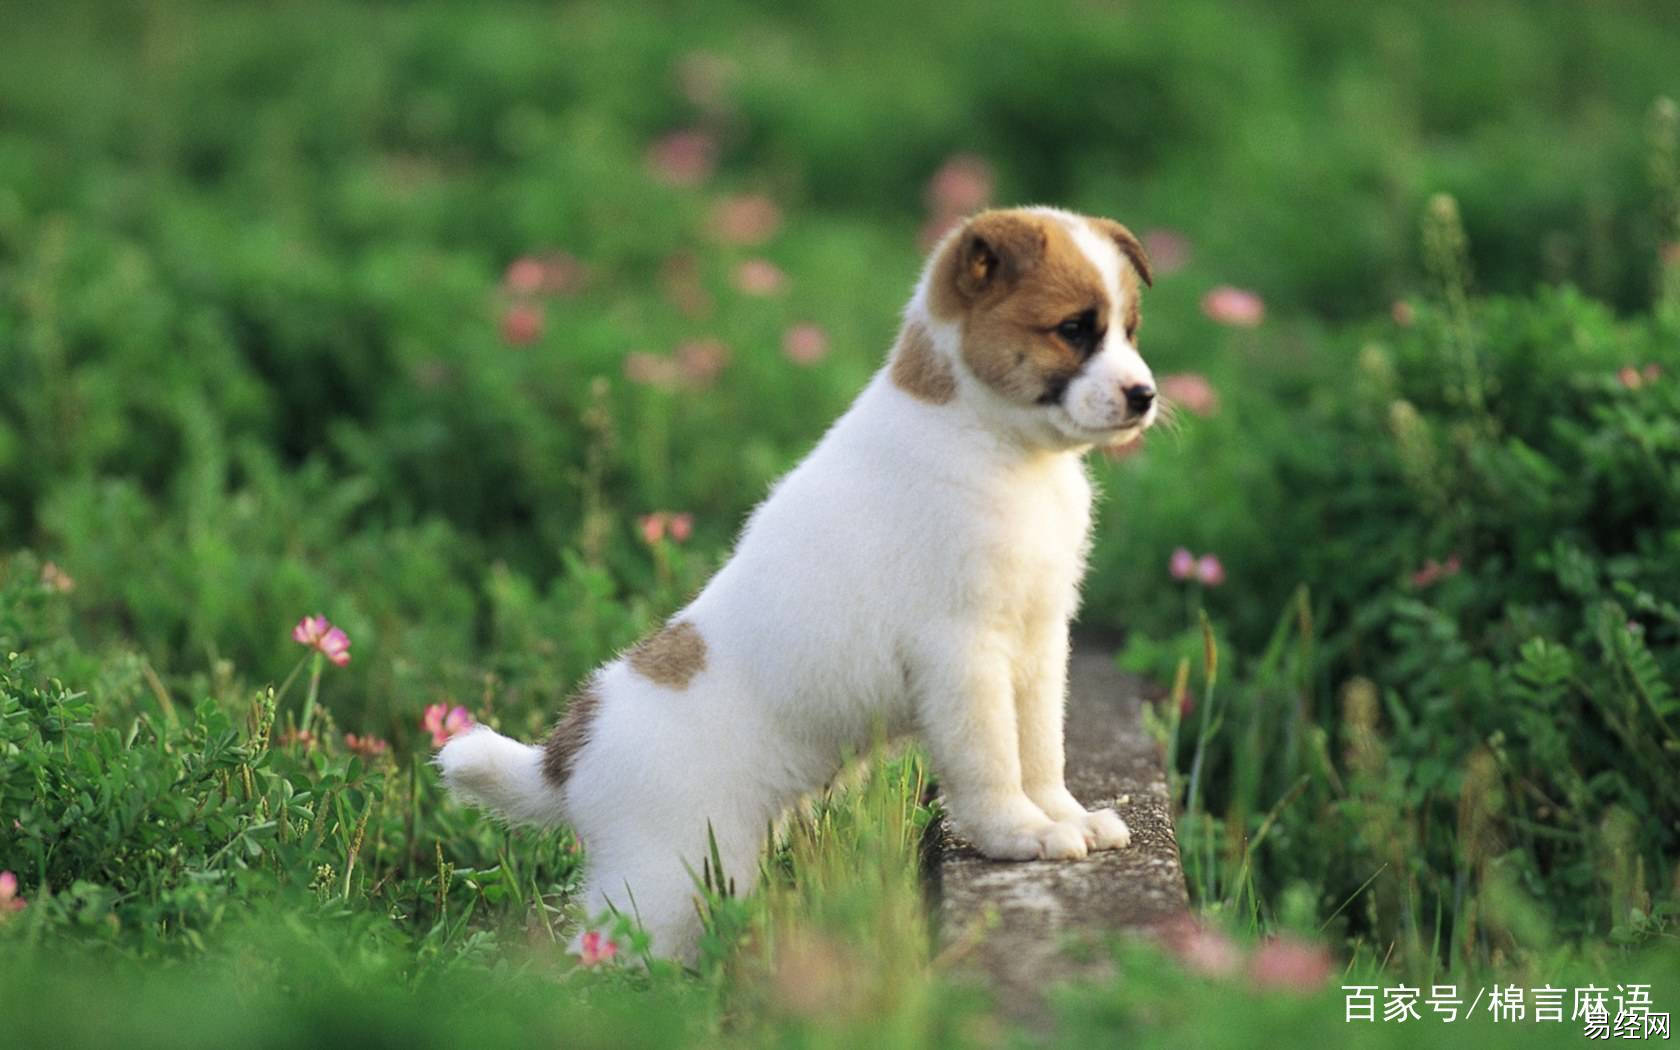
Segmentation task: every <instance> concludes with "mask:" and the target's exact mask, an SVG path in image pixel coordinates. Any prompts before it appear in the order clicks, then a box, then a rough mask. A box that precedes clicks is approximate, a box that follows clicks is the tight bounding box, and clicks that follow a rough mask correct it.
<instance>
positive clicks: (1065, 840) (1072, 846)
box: [974, 821, 1124, 860]
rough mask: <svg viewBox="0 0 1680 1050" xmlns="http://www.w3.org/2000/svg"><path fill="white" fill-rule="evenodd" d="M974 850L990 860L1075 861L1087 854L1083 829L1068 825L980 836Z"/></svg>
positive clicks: (1043, 825) (991, 832) (1013, 829)
mask: <svg viewBox="0 0 1680 1050" xmlns="http://www.w3.org/2000/svg"><path fill="white" fill-rule="evenodd" d="M1122 827H1124V825H1122ZM974 847H975V848H976V849H978V850H979V851H980V852H981V853H983V854H985V855H986V856H988V857H990V858H992V859H993V860H1078V859H1080V858H1081V857H1083V856H1085V854H1086V852H1087V847H1086V836H1085V829H1084V828H1081V827H1080V826H1079V825H1077V824H1074V823H1071V822H1068V821H1063V822H1060V823H1054V822H1046V823H1044V824H1039V825H1033V826H1030V827H1024V828H1011V829H1007V830H996V831H990V832H981V833H979V834H977V835H975V836H974Z"/></svg>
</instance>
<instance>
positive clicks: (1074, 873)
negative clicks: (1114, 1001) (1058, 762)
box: [929, 648, 1189, 1017]
mask: <svg viewBox="0 0 1680 1050" xmlns="http://www.w3.org/2000/svg"><path fill="white" fill-rule="evenodd" d="M1141 693H1142V683H1141V681H1140V680H1138V679H1137V678H1135V677H1132V676H1130V675H1127V674H1125V673H1123V672H1121V671H1120V670H1119V669H1117V668H1116V667H1115V666H1114V661H1113V659H1112V657H1111V655H1110V654H1109V652H1108V651H1107V650H1106V649H1101V648H1093V649H1089V650H1086V649H1076V650H1075V652H1074V656H1073V661H1072V663H1071V665H1070V666H1069V668H1068V712H1067V782H1068V788H1069V789H1070V790H1071V791H1072V792H1073V793H1074V795H1075V796H1076V797H1077V798H1078V799H1079V801H1081V802H1083V803H1084V804H1085V805H1086V806H1087V807H1090V808H1093V809H1094V808H1098V807H1100V806H1113V807H1114V808H1115V809H1116V810H1118V811H1119V813H1120V815H1121V817H1123V818H1124V819H1125V821H1126V824H1127V826H1129V827H1130V828H1131V832H1132V843H1131V845H1130V846H1129V847H1127V848H1126V849H1123V850H1115V851H1109V852H1105V853H1096V854H1092V855H1091V856H1090V857H1088V858H1086V859H1085V860H1082V861H1072V862H1066V861H1064V862H1053V861H1033V862H1028V863H1008V862H1001V861H991V860H987V859H985V858H984V857H981V856H980V855H979V854H978V853H976V852H975V851H974V850H973V848H972V847H970V846H969V845H968V844H967V843H965V842H963V841H962V840H960V839H959V838H957V837H956V836H955V835H954V834H953V833H952V832H951V829H950V828H948V827H941V828H940V829H938V832H937V834H938V836H939V838H938V840H937V843H936V846H937V851H938V853H937V862H936V863H935V864H933V865H930V872H929V874H930V875H931V876H933V878H932V881H933V886H932V889H933V893H934V895H935V903H936V908H935V915H936V916H937V921H938V924H939V936H940V940H941V943H942V945H943V947H944V951H945V952H946V953H947V956H948V957H949V958H954V959H955V960H957V965H958V968H959V969H963V970H968V971H970V972H973V973H975V974H976V975H978V976H980V977H981V978H982V979H984V980H985V981H986V982H987V984H989V985H990V987H991V989H992V991H993V992H994V993H995V995H996V997H997V1000H998V1003H999V1005H1000V1006H1001V1007H1002V1008H1003V1009H1004V1010H1005V1012H1007V1013H1009V1014H1012V1015H1014V1016H1017V1017H1031V1016H1034V1015H1037V1014H1039V1013H1041V1012H1042V1010H1043V1007H1044V993H1045V991H1046V990H1047V989H1048V988H1049V986H1050V985H1052V984H1054V983H1055V982H1056V981H1059V980H1066V979H1070V978H1076V977H1098V976H1101V975H1102V974H1103V973H1104V971H1105V969H1106V967H1107V966H1108V963H1107V960H1106V957H1105V955H1106V953H1103V952H1100V951H1090V950H1083V948H1082V946H1083V945H1091V944H1094V943H1095V942H1098V941H1100V940H1101V939H1102V938H1103V937H1104V936H1105V935H1107V934H1110V933H1114V932H1117V931H1128V930H1132V931H1142V930H1149V929H1153V928H1155V927H1158V926H1161V925H1163V924H1167V923H1170V922H1172V921H1173V920H1176V919H1179V918H1181V917H1183V916H1184V915H1185V914H1186V913H1187V911H1188V908H1189V900H1188V897H1187V895H1186V893H1185V888H1184V869H1183V867H1182V866H1181V865H1180V862H1179V856H1178V839H1177V837H1176V836H1175V835H1174V833H1173V820H1172V809H1171V803H1170V800H1169V798H1168V795H1167V780H1166V775H1165V773H1164V771H1163V769H1162V764H1161V756H1160V753H1159V749H1158V748H1157V747H1156V745H1155V741H1154V740H1153V739H1152V738H1151V737H1150V736H1149V735H1148V733H1147V732H1146V731H1145V730H1144V728H1143V725H1142V721H1141V718H1140V714H1139V712H1140V707H1141V703H1142V700H1141Z"/></svg>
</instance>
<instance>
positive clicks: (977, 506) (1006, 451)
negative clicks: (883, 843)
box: [438, 212, 1153, 958]
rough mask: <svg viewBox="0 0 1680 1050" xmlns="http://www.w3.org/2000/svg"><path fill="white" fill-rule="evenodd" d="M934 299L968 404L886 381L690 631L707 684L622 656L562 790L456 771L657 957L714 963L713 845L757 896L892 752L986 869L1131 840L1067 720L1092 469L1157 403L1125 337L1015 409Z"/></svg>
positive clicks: (761, 523) (536, 757)
mask: <svg viewBox="0 0 1680 1050" xmlns="http://www.w3.org/2000/svg"><path fill="white" fill-rule="evenodd" d="M1049 214H1052V215H1055V216H1056V217H1057V219H1058V221H1065V222H1068V223H1069V228H1070V229H1072V230H1074V232H1075V235H1076V238H1077V243H1078V244H1079V246H1080V247H1081V249H1082V250H1083V251H1084V252H1085V253H1086V254H1087V255H1089V256H1090V257H1091V259H1092V261H1093V262H1094V263H1095V264H1096V265H1097V267H1098V268H1099V271H1100V272H1101V273H1102V274H1103V276H1104V279H1105V281H1106V283H1107V285H1108V287H1109V289H1110V295H1111V298H1112V302H1113V307H1112V309H1113V310H1114V312H1115V316H1118V315H1119V311H1120V309H1121V305H1120V296H1121V294H1122V286H1121V283H1120V281H1119V278H1118V274H1119V267H1120V266H1121V265H1122V263H1121V261H1120V258H1119V254H1118V252H1117V251H1116V250H1115V248H1114V247H1113V246H1112V245H1110V244H1109V243H1108V242H1107V241H1106V240H1104V239H1102V238H1100V237H1096V236H1094V235H1090V234H1089V231H1088V228H1087V227H1086V226H1085V224H1084V223H1083V222H1080V221H1078V220H1077V219H1076V218H1075V217H1072V216H1068V215H1066V214H1065V213H1060V212H1051V213H1049ZM928 281H929V275H928V273H927V272H924V274H923V277H922V280H921V282H920V284H919V286H918V288H917V291H916V294H915V296H914V297H913V298H912V300H911V302H910V304H909V306H908V308H907V311H906V316H907V318H909V319H911V320H916V321H920V322H921V323H923V324H925V325H926V326H927V328H928V330H929V332H930V333H931V334H932V336H933V340H934V343H935V347H936V350H937V352H938V353H939V354H941V355H942V356H944V357H945V358H947V359H948V360H949V362H950V364H951V367H952V368H953V370H954V371H955V373H956V375H957V377H958V394H957V397H956V398H955V399H954V400H952V401H950V402H949V403H947V404H942V405H934V404H927V403H924V402H922V401H919V400H917V399H915V398H913V397H911V396H910V395H909V394H907V393H906V392H904V391H903V390H901V389H899V388H898V387H896V386H895V385H894V384H893V383H892V381H891V379H890V377H889V375H888V370H886V369H883V370H882V371H881V372H879V373H877V374H876V376H875V378H874V379H873V381H872V382H870V384H869V385H868V387H867V388H865V390H864V391H863V393H862V394H861V395H860V396H859V397H858V398H857V400H856V401H855V402H854V403H853V405H852V406H851V408H850V409H849V410H848V411H847V412H846V413H845V414H844V415H843V416H842V417H841V418H840V419H839V420H838V421H837V422H836V423H835V424H834V425H833V426H832V427H831V428H830V429H829V431H828V433H827V434H826V435H824V437H823V439H822V440H821V442H820V443H818V445H817V447H816V448H815V449H814V450H813V451H812V452H811V453H810V455H809V456H807V457H806V458H805V460H804V461H803V462H802V463H800V464H799V465H798V466H797V467H796V468H794V470H793V471H792V472H791V473H790V474H788V475H787V476H786V477H784V478H783V479H782V480H781V481H780V482H779V483H778V484H777V485H776V486H775V487H774V489H773V490H772V491H771V493H770V495H769V497H768V498H767V499H766V500H765V501H764V502H763V503H762V504H761V505H760V506H759V507H758V509H757V510H756V511H754V513H753V514H752V516H751V518H750V519H749V520H748V522H747V524H746V527H745V529H744V531H743V533H742V535H741V538H740V541H739V543H738V544H737V546H736V549H735V553H734V556H733V557H732V558H731V559H730V560H729V562H728V563H727V564H725V565H724V566H723V568H722V569H721V570H720V571H719V572H718V574H717V575H716V576H715V577H713V579H712V580H711V582H710V583H709V584H708V585H707V586H706V588H705V589H704V590H703V591H702V592H701V593H700V595H699V596H698V597H696V598H695V599H694V601H693V602H692V603H691V604H690V605H689V606H688V607H687V608H685V609H683V610H682V611H681V612H679V613H678V614H677V615H676V617H674V619H681V620H686V621H688V622H689V623H691V624H693V625H694V626H695V628H697V629H698V631H699V633H700V635H701V636H702V637H703V638H704V640H705V644H706V662H705V668H704V670H702V671H701V672H700V673H699V674H697V675H696V676H695V677H694V678H693V679H692V680H691V681H690V682H689V683H688V684H687V686H686V687H685V688H682V689H672V688H668V687H666V686H662V685H658V684H655V683H654V682H652V681H649V680H648V679H647V678H644V677H642V676H640V675H638V674H636V673H635V672H633V671H632V670H631V669H630V667H629V664H628V663H627V661H626V660H625V659H624V658H623V657H620V658H619V659H616V660H614V661H613V662H611V663H609V664H608V665H606V667H605V668H603V669H602V671H601V672H600V673H599V676H598V678H597V680H596V689H597V691H598V694H599V696H600V706H599V709H598V712H597V716H596V720H595V722H594V724H593V726H592V728H591V730H590V733H589V736H588V742H587V743H586V745H585V746H584V747H583V748H582V749H581V750H580V751H579V752H578V754H577V756H576V759H575V762H574V765H573V770H572V775H571V777H570V779H569V781H568V782H567V784H566V787H565V789H564V790H563V791H561V790H559V789H556V788H555V787H554V786H553V785H552V784H550V783H548V782H546V781H544V780H543V778H542V774H541V771H540V754H541V753H540V750H539V749H538V748H534V747H527V746H525V745H522V744H517V743H514V742H513V741H510V740H507V739H506V738H504V737H501V736H498V735H496V734H495V733H493V732H491V731H489V730H485V729H481V730H477V731H474V732H472V733H470V734H467V735H464V736H461V737H458V738H456V739H455V740H452V741H450V743H449V744H448V745H447V746H446V747H445V748H444V749H443V751H442V753H441V754H440V756H439V759H438V761H439V765H440V766H441V768H442V771H443V776H444V779H445V780H446V781H447V782H448V784H449V786H450V788H451V789H453V790H454V791H455V792H457V793H459V794H460V795H463V796H466V797H467V798H470V799H472V800H474V801H476V802H479V803H481V804H484V805H486V806H489V807H490V808H492V809H495V810H497V811H499V812H500V813H502V814H503V815H505V816H506V817H508V818H509V819H512V820H519V821H531V822H537V823H553V822H554V821H557V820H560V819H565V820H568V821H569V822H570V823H571V824H572V825H573V827H574V828H575V829H576V831H577V832H578V834H579V836H580V837H581V838H582V840H583V842H584V844H585V846H586V848H587V851H588V858H589V873H588V882H587V886H586V889H585V900H584V906H585V908H586V910H587V912H588V914H589V915H590V916H591V917H593V916H595V915H597V914H598V913H600V912H601V911H604V910H605V909H607V908H608V907H613V908H617V909H619V910H621V911H630V910H631V909H632V908H633V909H634V911H635V914H636V915H637V917H638V918H639V919H640V921H641V922H642V923H643V924H644V926H645V927H646V929H647V930H648V931H649V933H650V934H651V935H652V939H653V945H654V949H655V950H656V951H657V952H659V953H661V954H664V955H670V956H675V957H679V958H692V957H693V955H694V952H695V950H696V943H697V937H698V934H699V921H698V919H697V917H696V911H695V906H694V902H693V897H694V889H695V887H694V880H693V873H694V872H697V871H698V870H699V867H700V863H701V859H702V857H703V856H705V850H706V843H707V828H708V824H709V826H710V827H711V829H712V831H713V832H714V833H715V836H716V840H717V846H718V849H719V851H720V854H721V857H722V860H723V864H724V868H725V871H726V873H727V874H728V876H729V877H731V878H733V879H734V880H735V881H736V884H737V888H738V889H741V890H745V889H746V888H748V887H750V885H751V884H752V882H753V881H754V878H755V876H756V874H757V870H758V864H759V854H760V851H761V849H762V847H763V844H764V833H765V829H766V828H767V827H768V826H770V825H771V824H772V823H773V822H774V821H775V820H777V819H778V817H779V816H780V815H781V814H782V813H783V812H784V810H785V809H786V808H787V807H788V806H789V805H790V804H791V803H792V802H794V801H795V800H796V799H798V798H799V797H800V796H801V795H803V794H805V793H808V792H810V791H812V790H814V789H817V788H820V787H822V786H823V785H824V784H826V783H828V782H829V781H830V780H831V778H833V777H834V775H835V774H836V772H837V771H838V770H839V768H840V766H841V764H842V762H843V760H844V759H845V758H846V757H847V756H850V755H856V754H860V753H862V752H863V751H864V750H866V749H867V748H868V746H869V745H870V743H871V742H872V740H873V739H874V737H875V734H876V733H877V732H879V731H885V732H886V733H887V734H898V733H902V732H908V731H915V732H918V733H919V734H920V735H921V737H922V739H923V741H924V742H925V744H926V747H927V749H928V752H929V755H930V757H931V759H932V762H933V765H934V768H935V770H936V771H937V773H938V775H939V776H940V778H941V783H942V785H943V787H944V790H945V797H946V804H947V807H948V809H949V812H950V813H951V815H952V816H953V818H954V819H955V820H956V822H957V824H958V826H959V828H960V829H961V830H962V831H963V832H964V833H965V834H966V835H967V836H968V837H969V838H970V839H971V840H972V841H973V842H974V844H975V845H976V846H977V847H978V848H979V849H980V850H981V851H982V852H984V853H986V854H987V855H989V856H993V857H1000V858H1009V859H1020V860H1026V859H1032V858H1052V859H1069V858H1078V857H1082V856H1084V855H1085V854H1086V851H1087V850H1089V849H1111V848H1116V847H1120V846H1124V845H1126V844H1127V842H1128V841H1129V833H1128V831H1127V829H1126V826H1125V824H1124V822H1122V821H1121V820H1120V818H1119V817H1118V816H1117V815H1116V814H1115V813H1114V812H1113V811H1112V810H1101V811H1098V812H1094V813H1093V812H1087V811H1086V809H1085V808H1084V807H1083V806H1082V805H1080V803H1079V802H1078V801H1077V800H1076V799H1074V797H1073V796H1072V795H1071V794H1069V793H1068V790H1067V788H1066V786H1065V785H1064V783H1063V777H1062V763H1063V754H1062V711H1063V702H1064V690H1065V685H1066V675H1067V657H1068V621H1069V620H1070V618H1071V617H1072V616H1073V614H1074V612H1075V609H1076V607H1077V605H1078V599H1079V595H1078V587H1079V581H1080V578H1081V576H1082V575H1083V573H1084V568H1085V557H1086V552H1087V548H1088V532H1089V528H1090V520H1091V488H1090V485H1089V483H1088V481H1087V478H1086V475H1085V471H1084V468H1083V464H1082V462H1081V460H1080V454H1081V453H1082V452H1084V451H1085V450H1086V449H1088V448H1089V447H1090V446H1091V445H1092V444H1094V443H1097V442H1099V441H1112V440H1116V439H1118V440H1128V439H1130V438H1131V437H1134V436H1135V435H1136V434H1137V433H1138V432H1140V431H1141V430H1142V425H1133V426H1131V427H1122V416H1121V413H1122V412H1123V400H1124V399H1123V397H1121V395H1120V394H1119V390H1120V388H1121V387H1122V386H1123V385H1126V384H1127V383H1131V382H1150V380H1149V374H1148V369H1147V367H1146V366H1144V364H1143V362H1142V360H1141V359H1140V358H1139V357H1138V356H1137V352H1136V350H1135V349H1133V348H1132V347H1131V346H1130V345H1129V344H1127V343H1126V342H1125V339H1124V336H1123V335H1120V334H1119V332H1118V329H1119V327H1120V326H1118V325H1114V326H1112V327H1113V329H1114V334H1111V335H1110V336H1109V337H1108V339H1107V341H1106V346H1105V347H1104V349H1103V351H1102V352H1101V353H1099V354H1098V355H1096V357H1094V358H1093V359H1092V362H1091V365H1090V366H1088V368H1087V374H1086V375H1085V376H1083V377H1081V378H1080V379H1078V380H1076V381H1075V382H1074V383H1072V384H1071V385H1070V387H1069V391H1068V397H1067V399H1066V400H1067V403H1068V404H1069V406H1070V407H1069V408H1067V409H1063V408H1061V407H1050V408H1047V407H1044V406H1020V405H1016V404H1011V403H1008V402H1006V401H1004V400H1003V399H1002V398H1001V397H999V396H997V395H996V394H994V393H993V392H992V391H991V390H990V389H989V388H988V387H986V386H985V385H984V384H982V383H981V382H979V381H978V380H977V379H975V378H974V376H973V375H972V374H971V373H970V372H969V371H968V370H967V369H966V367H965V366H964V365H963V364H962V362H961V358H960V356H959V354H958V340H959V333H958V331H957V330H956V327H955V326H954V325H951V324H948V323H944V322H941V321H938V320H936V319H934V318H932V317H931V316H930V315H929V313H928V311H927V308H926V301H927V294H928V288H927V285H928ZM1117 406H1119V407H1117ZM1152 415H1153V412H1152V411H1151V413H1150V415H1149V416H1146V417H1145V419H1144V420H1143V421H1142V422H1143V423H1145V424H1146V423H1147V422H1148V421H1149V420H1150V419H1151V418H1152Z"/></svg>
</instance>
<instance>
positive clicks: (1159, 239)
mask: <svg viewBox="0 0 1680 1050" xmlns="http://www.w3.org/2000/svg"><path fill="white" fill-rule="evenodd" d="M1142 240H1143V250H1144V251H1146V252H1148V253H1149V266H1150V269H1152V270H1154V271H1155V276H1157V277H1162V276H1165V275H1166V274H1169V273H1177V272H1178V271H1179V270H1182V269H1184V268H1185V267H1186V266H1188V265H1190V238H1188V237H1186V236H1184V234H1182V233H1179V232H1178V231H1177V230H1145V231H1144V233H1143V238H1142Z"/></svg>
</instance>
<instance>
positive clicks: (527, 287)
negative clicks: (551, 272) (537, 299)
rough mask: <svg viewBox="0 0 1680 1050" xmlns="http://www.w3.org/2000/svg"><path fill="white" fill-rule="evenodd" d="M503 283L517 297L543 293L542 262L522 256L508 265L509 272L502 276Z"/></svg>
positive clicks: (528, 256)
mask: <svg viewBox="0 0 1680 1050" xmlns="http://www.w3.org/2000/svg"><path fill="white" fill-rule="evenodd" d="M502 283H503V284H504V285H506V286H507V289H508V291H510V292H513V293H514V294H516V295H535V294H536V293H537V292H540V291H542V286H543V264H542V260H540V259H537V258H535V257H533V256H530V255H522V256H520V257H519V258H517V259H515V260H513V261H512V262H510V263H508V268H507V272H506V273H504V274H503V275H502Z"/></svg>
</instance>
